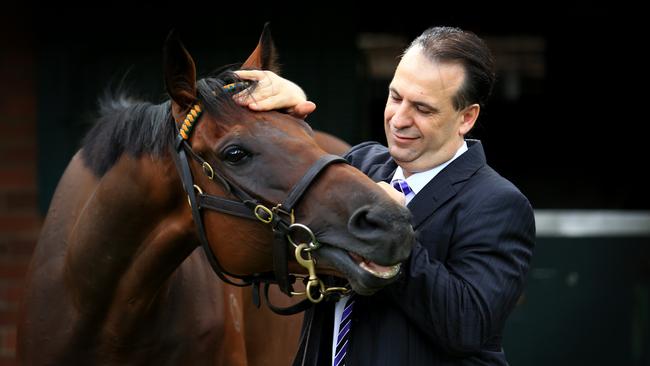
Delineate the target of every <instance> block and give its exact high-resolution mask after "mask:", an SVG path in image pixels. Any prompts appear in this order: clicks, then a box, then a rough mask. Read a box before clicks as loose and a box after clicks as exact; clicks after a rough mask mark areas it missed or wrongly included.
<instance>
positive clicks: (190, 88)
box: [163, 31, 197, 109]
mask: <svg viewBox="0 0 650 366" xmlns="http://www.w3.org/2000/svg"><path fill="white" fill-rule="evenodd" d="M163 65H164V73H165V87H166V88H167V93H169V96H170V97H171V98H172V100H173V101H174V102H176V104H178V106H179V107H181V109H187V108H191V107H192V105H194V102H196V99H197V98H196V68H195V67H194V60H192V56H190V54H189V52H187V50H186V49H185V47H184V46H183V43H181V40H180V38H179V37H178V35H177V34H176V33H175V32H174V31H171V32H170V33H169V35H168V36H167V40H166V41H165V47H164V57H163Z"/></svg>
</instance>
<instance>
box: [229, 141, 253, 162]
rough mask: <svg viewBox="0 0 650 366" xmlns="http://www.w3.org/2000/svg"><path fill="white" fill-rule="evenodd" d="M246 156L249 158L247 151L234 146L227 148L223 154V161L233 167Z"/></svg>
mask: <svg viewBox="0 0 650 366" xmlns="http://www.w3.org/2000/svg"><path fill="white" fill-rule="evenodd" d="M248 156H250V154H249V153H248V151H246V150H244V149H243V148H242V147H241V146H236V145H235V146H229V147H227V148H226V149H225V150H224V152H223V159H224V160H225V161H226V162H227V163H229V164H233V165H234V164H240V163H242V162H243V161H244V160H245V159H246V158H247V157H248Z"/></svg>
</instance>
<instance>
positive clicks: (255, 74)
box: [233, 70, 316, 119]
mask: <svg viewBox="0 0 650 366" xmlns="http://www.w3.org/2000/svg"><path fill="white" fill-rule="evenodd" d="M235 74H237V76H238V77H240V78H241V79H245V80H255V81H257V86H256V87H255V88H254V89H253V91H252V92H250V91H249V90H244V91H241V92H239V93H238V94H236V95H235V96H233V98H234V99H235V101H236V102H237V103H238V104H240V105H243V106H246V107H248V108H250V109H251V110H254V111H271V110H276V109H285V110H286V111H287V113H289V114H290V115H292V116H294V117H296V118H300V119H305V118H306V117H307V116H308V115H309V114H310V113H312V112H313V111H314V110H315V109H316V104H314V102H311V101H308V100H307V96H306V95H305V92H303V90H302V89H301V88H300V87H299V86H298V85H296V84H294V83H293V82H291V81H289V80H287V79H285V78H282V77H280V76H279V75H277V74H276V73H274V72H272V71H268V70H237V71H235Z"/></svg>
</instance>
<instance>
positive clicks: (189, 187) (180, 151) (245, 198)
mask: <svg viewBox="0 0 650 366" xmlns="http://www.w3.org/2000/svg"><path fill="white" fill-rule="evenodd" d="M248 85H249V83H248V82H238V83H233V84H228V85H226V86H223V89H224V91H226V92H238V91H241V90H243V89H245V88H246V87H248ZM201 113H202V110H201V107H200V105H199V104H198V103H197V104H195V105H194V106H193V107H192V109H191V110H190V112H189V113H188V114H187V116H186V117H185V120H184V121H183V123H182V124H181V127H180V128H177V135H176V140H175V152H176V154H174V158H175V159H174V161H175V163H176V166H177V168H178V171H179V175H180V178H181V181H182V183H183V188H184V190H185V192H186V193H187V198H188V202H189V204H190V207H191V209H192V217H193V219H194V223H195V225H196V227H197V231H198V236H199V240H200V242H201V246H202V247H203V249H204V251H205V254H206V256H207V258H208V261H209V262H210V265H211V266H212V269H213V270H214V272H215V273H216V274H217V275H218V276H219V278H221V279H222V280H223V281H224V282H226V283H229V284H231V285H234V286H240V287H242V286H249V285H253V286H254V291H253V301H254V302H255V304H256V305H259V285H260V283H264V284H265V288H264V294H265V296H266V299H267V304H268V305H269V308H271V309H272V310H273V311H275V312H277V313H279V314H284V315H287V314H293V313H296V312H299V311H302V310H304V309H306V308H307V307H308V306H309V304H310V303H317V302H320V301H321V300H322V299H323V298H324V297H325V296H326V295H329V294H331V293H336V292H338V293H341V292H347V291H349V290H348V289H347V288H341V287H330V288H326V287H325V285H324V284H323V282H322V281H321V280H320V279H319V278H318V276H317V275H316V270H315V264H314V261H313V259H312V257H311V252H312V251H314V250H316V249H318V248H319V247H320V244H319V242H318V240H317V239H316V236H315V235H314V233H313V232H312V231H311V229H310V228H309V227H307V226H305V225H303V224H299V223H296V222H295V217H294V208H295V206H296V204H297V203H298V201H299V200H300V199H301V198H302V196H303V195H304V194H305V192H306V191H307V189H308V188H309V187H310V186H311V184H312V183H313V182H314V180H315V179H316V178H317V177H318V175H319V174H320V173H321V172H322V171H323V170H324V169H325V168H327V167H328V166H329V165H331V164H338V163H347V161H346V160H345V159H343V158H341V157H339V156H336V155H324V156H322V157H321V158H319V159H318V160H316V162H315V163H314V164H313V165H312V166H311V167H310V168H309V169H308V170H307V171H306V172H305V174H304V175H303V176H302V178H301V179H300V180H299V181H298V183H296V185H295V186H294V187H293V188H292V189H291V190H290V191H289V194H288V195H287V197H286V199H285V200H284V202H282V203H279V204H276V205H275V206H273V207H271V208H269V207H267V206H266V205H264V204H263V203H262V202H261V201H260V200H258V199H255V198H253V197H251V196H250V195H249V194H248V193H247V192H246V191H244V190H243V189H241V188H240V187H239V186H238V185H237V184H235V183H234V182H233V181H232V180H230V179H228V178H227V177H226V176H224V175H223V174H221V173H220V172H219V171H218V170H215V169H213V168H212V166H211V165H210V164H209V163H208V162H207V161H206V160H205V159H203V158H202V157H201V156H199V155H198V154H196V153H195V152H194V151H193V150H192V147H191V146H190V144H189V143H188V140H189V137H190V136H191V133H192V130H193V127H194V124H195V123H196V122H197V121H198V119H199V117H200V115H201ZM174 125H175V126H176V124H175V123H174ZM188 155H189V156H190V157H191V158H192V159H194V160H195V161H197V162H198V163H199V164H200V165H201V167H202V169H203V173H204V174H205V175H206V176H207V177H208V178H209V179H210V180H218V181H219V182H220V183H221V185H222V186H223V187H224V188H225V190H226V192H229V193H231V194H232V195H234V196H235V197H236V198H237V200H231V199H228V198H225V197H220V196H214V195H210V194H207V193H204V192H203V190H202V189H201V188H200V187H199V186H198V185H196V184H194V179H193V177H192V171H191V170H190V166H189V162H188ZM201 209H210V210H214V211H217V212H221V213H225V214H229V215H233V216H237V217H242V218H246V219H251V220H256V221H260V222H262V223H264V224H268V225H270V226H271V228H272V230H273V272H267V273H255V274H251V275H244V276H242V275H236V274H233V273H229V272H228V271H226V270H225V269H224V268H223V267H222V266H221V264H219V261H218V259H217V257H216V256H215V255H214V252H213V251H212V248H211V247H210V245H209V243H208V238H207V236H206V232H205V225H204V223H203V218H202V215H201ZM296 234H302V237H305V236H306V237H307V238H309V242H308V243H299V241H298V240H296V239H295V238H296V237H297V235H296ZM289 243H290V244H292V245H293V246H294V247H295V250H294V256H295V258H296V261H297V262H298V263H299V264H300V265H301V266H303V267H305V268H306V269H307V272H308V273H309V277H308V279H307V283H306V290H305V292H304V293H303V292H301V293H298V292H295V291H294V290H293V283H294V282H295V280H296V276H295V275H291V274H289V270H288V248H289V245H288V244H289ZM233 279H235V280H236V281H235V280H233ZM271 283H275V284H277V285H278V287H279V288H280V289H281V290H282V292H284V293H286V294H287V295H289V296H291V295H304V296H306V297H307V299H308V300H304V301H302V302H300V303H298V304H296V305H294V306H291V307H289V308H284V309H282V308H277V307H275V306H273V305H272V304H271V303H270V302H269V301H268V286H269V284H271Z"/></svg>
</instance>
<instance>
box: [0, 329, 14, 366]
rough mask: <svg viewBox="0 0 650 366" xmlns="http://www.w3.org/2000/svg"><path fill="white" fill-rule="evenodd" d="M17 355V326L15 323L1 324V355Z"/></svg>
mask: <svg viewBox="0 0 650 366" xmlns="http://www.w3.org/2000/svg"><path fill="white" fill-rule="evenodd" d="M15 356H16V326H15V325H3V326H0V357H7V358H9V357H15ZM0 360H1V359H0ZM3 365H4V363H3Z"/></svg>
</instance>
